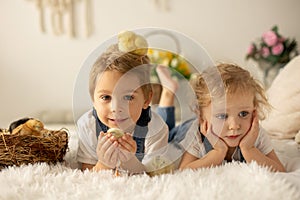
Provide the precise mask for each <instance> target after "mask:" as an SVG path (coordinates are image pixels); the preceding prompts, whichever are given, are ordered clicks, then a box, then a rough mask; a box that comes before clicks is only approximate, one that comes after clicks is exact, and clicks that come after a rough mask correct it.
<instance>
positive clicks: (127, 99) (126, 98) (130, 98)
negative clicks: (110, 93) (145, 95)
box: [124, 95, 133, 101]
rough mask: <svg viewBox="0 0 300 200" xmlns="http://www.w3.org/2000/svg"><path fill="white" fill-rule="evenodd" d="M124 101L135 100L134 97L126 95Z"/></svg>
mask: <svg viewBox="0 0 300 200" xmlns="http://www.w3.org/2000/svg"><path fill="white" fill-rule="evenodd" d="M124 100H126V101H131V100H133V96H131V95H125V96H124Z"/></svg>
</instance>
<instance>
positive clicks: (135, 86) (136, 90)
mask: <svg viewBox="0 0 300 200" xmlns="http://www.w3.org/2000/svg"><path fill="white" fill-rule="evenodd" d="M122 76H123V74H122V73H120V72H118V71H105V72H103V73H102V74H100V75H99V79H98V81H97V83H96V88H95V91H94V101H93V105H94V108H95V109H96V111H97V115H98V117H99V119H100V120H101V122H102V123H104V124H105V125H106V126H108V127H109V128H120V129H122V130H130V131H132V128H133V127H134V125H135V124H136V122H137V120H138V119H139V118H140V115H141V112H142V109H143V108H144V109H146V108H147V107H148V106H149V103H150V98H145V97H144V93H143V91H142V89H141V87H140V82H139V79H138V78H137V77H136V76H134V75H126V78H124V76H123V78H121V77H122Z"/></svg>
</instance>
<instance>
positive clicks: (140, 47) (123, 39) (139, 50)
mask: <svg viewBox="0 0 300 200" xmlns="http://www.w3.org/2000/svg"><path fill="white" fill-rule="evenodd" d="M118 47H119V50H120V51H123V52H133V53H135V54H138V55H141V56H142V55H145V54H147V51H148V49H147V48H148V43H147V41H146V39H145V38H144V37H143V36H141V35H137V34H135V33H134V32H132V31H123V32H120V33H119V34H118Z"/></svg>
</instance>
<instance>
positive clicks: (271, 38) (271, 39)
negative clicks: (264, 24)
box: [262, 31, 278, 47]
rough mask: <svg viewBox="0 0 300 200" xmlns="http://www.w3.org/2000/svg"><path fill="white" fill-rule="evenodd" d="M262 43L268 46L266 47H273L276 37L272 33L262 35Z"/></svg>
mask: <svg viewBox="0 0 300 200" xmlns="http://www.w3.org/2000/svg"><path fill="white" fill-rule="evenodd" d="M262 38H263V41H264V42H265V43H266V44H267V45H268V46H270V47H271V46H273V45H275V44H276V43H277V41H278V37H277V35H276V33H275V32H274V31H267V32H265V33H264V34H263V35H262Z"/></svg>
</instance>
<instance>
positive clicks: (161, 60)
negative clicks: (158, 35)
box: [148, 48, 191, 80]
mask: <svg viewBox="0 0 300 200" xmlns="http://www.w3.org/2000/svg"><path fill="white" fill-rule="evenodd" d="M148 56H149V58H150V60H151V63H154V64H160V65H164V66H166V67H170V68H172V69H173V70H172V75H173V76H176V77H177V78H179V79H182V78H186V79H188V80H189V79H190V76H191V71H190V67H189V63H188V62H187V61H186V59H184V58H183V57H182V56H180V55H178V54H176V53H172V52H170V51H167V50H161V49H152V48H149V49H148Z"/></svg>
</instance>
